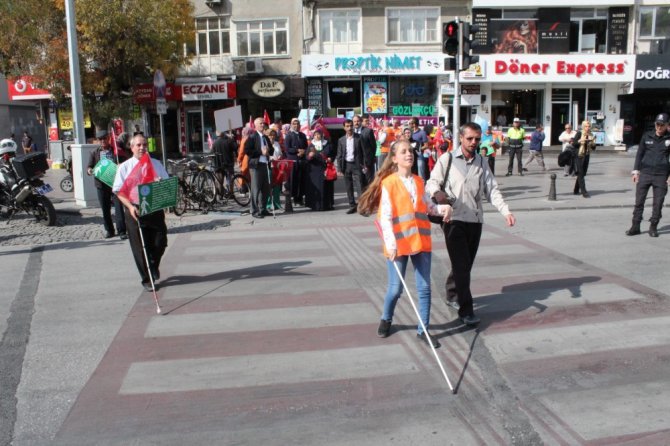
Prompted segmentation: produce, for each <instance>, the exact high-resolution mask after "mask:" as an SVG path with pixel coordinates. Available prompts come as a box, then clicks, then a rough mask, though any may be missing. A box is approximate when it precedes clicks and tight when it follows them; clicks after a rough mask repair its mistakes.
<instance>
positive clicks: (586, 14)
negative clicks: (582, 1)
mask: <svg viewBox="0 0 670 446" xmlns="http://www.w3.org/2000/svg"><path fill="white" fill-rule="evenodd" d="M606 51H607V10H606V9H592V8H591V9H573V10H572V11H571V13H570V52H571V53H605V52H606Z"/></svg>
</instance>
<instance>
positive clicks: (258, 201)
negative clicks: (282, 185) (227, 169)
mask: <svg viewBox="0 0 670 446" xmlns="http://www.w3.org/2000/svg"><path fill="white" fill-rule="evenodd" d="M249 172H251V213H252V214H260V213H261V212H263V211H264V210H265V206H266V203H267V202H268V196H269V195H270V175H269V173H268V164H266V163H258V167H256V168H255V169H249Z"/></svg>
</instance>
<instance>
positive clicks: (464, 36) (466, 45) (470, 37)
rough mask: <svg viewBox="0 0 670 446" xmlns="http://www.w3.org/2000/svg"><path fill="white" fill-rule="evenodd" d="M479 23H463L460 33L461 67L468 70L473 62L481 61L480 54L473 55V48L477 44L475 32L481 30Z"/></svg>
mask: <svg viewBox="0 0 670 446" xmlns="http://www.w3.org/2000/svg"><path fill="white" fill-rule="evenodd" d="M479 29H480V28H479V26H478V25H472V24H470V23H468V22H463V23H461V30H460V34H459V38H460V40H459V48H460V49H461V60H460V62H461V63H460V64H459V66H460V69H461V70H467V69H468V67H470V65H471V64H475V63H477V62H479V56H473V55H472V54H471V53H472V51H471V50H472V48H475V47H476V46H477V42H476V41H475V36H474V35H475V34H476V33H477V31H479Z"/></svg>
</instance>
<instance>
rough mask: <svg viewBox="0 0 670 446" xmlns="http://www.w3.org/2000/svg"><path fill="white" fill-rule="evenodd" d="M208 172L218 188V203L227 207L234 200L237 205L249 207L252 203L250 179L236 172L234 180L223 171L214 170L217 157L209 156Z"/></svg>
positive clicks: (233, 176)
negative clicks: (230, 200)
mask: <svg viewBox="0 0 670 446" xmlns="http://www.w3.org/2000/svg"><path fill="white" fill-rule="evenodd" d="M206 157H207V167H206V169H207V170H206V172H207V173H209V174H210V175H211V176H212V179H213V180H214V183H215V187H216V200H217V202H219V203H221V204H223V205H226V204H228V200H229V199H231V198H232V199H233V200H234V201H235V203H237V204H238V205H240V206H242V207H247V206H249V203H250V202H251V187H250V186H249V178H247V177H246V176H244V175H242V174H241V173H239V172H236V173H234V174H233V175H232V178H228V177H227V175H225V173H224V172H223V171H222V170H217V169H215V168H214V164H213V161H214V158H215V157H216V155H213V154H212V155H207V156H206Z"/></svg>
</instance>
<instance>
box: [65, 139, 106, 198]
mask: <svg viewBox="0 0 670 446" xmlns="http://www.w3.org/2000/svg"><path fill="white" fill-rule="evenodd" d="M98 147H99V146H98V145H97V144H72V145H71V146H70V150H71V151H72V179H73V180H74V199H75V203H76V205H77V206H81V207H85V208H86V207H93V206H98V192H97V191H96V189H95V183H94V181H93V177H92V176H91V175H88V174H87V173H86V167H87V165H88V159H89V157H90V155H91V152H93V151H94V150H96V149H97V148H98Z"/></svg>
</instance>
